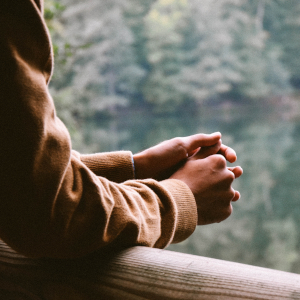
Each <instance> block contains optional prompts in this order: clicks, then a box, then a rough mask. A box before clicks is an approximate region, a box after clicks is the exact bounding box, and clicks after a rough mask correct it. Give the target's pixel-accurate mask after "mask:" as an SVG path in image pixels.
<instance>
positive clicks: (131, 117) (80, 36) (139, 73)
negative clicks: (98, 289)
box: [45, 0, 300, 273]
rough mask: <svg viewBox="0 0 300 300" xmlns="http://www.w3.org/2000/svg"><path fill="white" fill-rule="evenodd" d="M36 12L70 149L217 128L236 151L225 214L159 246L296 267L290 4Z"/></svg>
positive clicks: (81, 4)
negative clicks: (48, 46) (235, 194)
mask: <svg viewBox="0 0 300 300" xmlns="http://www.w3.org/2000/svg"><path fill="white" fill-rule="evenodd" d="M45 18H46V20H47V23H48V27H49V29H50V32H51V35H52V38H53V42H54V52H55V72H54V76H53V78H52V82H51V84H50V92H51V94H52V96H53V98H54V101H55V105H56V108H57V112H58V115H59V117H60V118H61V119H62V120H63V121H64V123H65V124H66V125H67V127H68V129H69V131H70V133H71V136H72V143H73V148H75V149H76V150H79V151H81V152H95V151H111V150H119V149H128V150H132V151H133V152H136V151H139V150H141V149H143V148H146V147H149V146H152V145H153V144H155V143H157V142H160V141H162V140H164V139H167V138H171V137H174V136H183V135H188V134H193V133H196V132H213V131H221V132H222V133H223V141H224V142H225V143H227V144H229V145H230V146H232V147H233V148H234V149H235V150H236V151H237V153H238V157H239V161H238V163H239V164H241V165H242V167H243V168H244V175H243V176H242V177H241V179H239V180H238V181H237V182H236V183H235V184H236V188H237V189H238V190H239V191H240V192H241V194H242V198H241V200H240V201H238V202H237V203H236V204H235V205H234V214H233V215H232V216H231V217H230V218H229V219H228V220H226V221H225V222H222V223H221V224H216V225H210V226H204V227H201V228H197V230H196V232H195V233H194V234H193V235H192V236H191V238H189V239H188V240H186V241H185V242H183V243H181V244H179V245H177V246H171V247H170V249H172V250H175V251H183V252H188V253H193V254H198V255H205V256H211V257H215V258H221V259H226V260H232V261H237V262H243V263H249V264H253V265H259V266H265V267H271V268H276V269H280V270H285V271H292V272H297V273H300V205H298V203H299V197H300V196H299V195H300V185H299V181H300V96H299V95H300V92H299V91H300V56H299V49H300V1H299V0H289V1H286V0H253V1H246V0H110V1H107V0H86V1H80V0H56V1H55V0H45ZM298 149H299V150H298ZM298 185H299V187H298Z"/></svg>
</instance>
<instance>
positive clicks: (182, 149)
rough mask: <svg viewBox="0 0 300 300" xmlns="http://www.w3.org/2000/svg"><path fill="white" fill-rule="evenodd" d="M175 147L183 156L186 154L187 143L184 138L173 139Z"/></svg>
mask: <svg viewBox="0 0 300 300" xmlns="http://www.w3.org/2000/svg"><path fill="white" fill-rule="evenodd" d="M173 143H174V147H175V148H176V149H177V152H178V154H179V155H181V156H186V145H185V142H184V140H183V138H180V137H176V138H174V139H173Z"/></svg>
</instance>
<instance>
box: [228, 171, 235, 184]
mask: <svg viewBox="0 0 300 300" xmlns="http://www.w3.org/2000/svg"><path fill="white" fill-rule="evenodd" d="M227 178H228V181H229V182H233V181H234V179H235V175H234V174H233V172H231V171H229V170H228V175H227Z"/></svg>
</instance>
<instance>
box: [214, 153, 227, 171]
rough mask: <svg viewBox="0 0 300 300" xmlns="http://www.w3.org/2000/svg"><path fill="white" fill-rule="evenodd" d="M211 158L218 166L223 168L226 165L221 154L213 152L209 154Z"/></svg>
mask: <svg viewBox="0 0 300 300" xmlns="http://www.w3.org/2000/svg"><path fill="white" fill-rule="evenodd" d="M211 159H212V162H213V163H214V164H215V165H216V166H217V167H218V168H221V169H223V168H225V167H226V159H225V157H224V156H223V155H220V154H215V155H212V156H211Z"/></svg>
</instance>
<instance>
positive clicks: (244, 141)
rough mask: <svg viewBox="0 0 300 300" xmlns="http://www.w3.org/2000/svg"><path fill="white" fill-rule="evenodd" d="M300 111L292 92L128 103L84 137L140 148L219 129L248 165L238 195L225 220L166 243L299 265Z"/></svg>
mask: <svg viewBox="0 0 300 300" xmlns="http://www.w3.org/2000/svg"><path fill="white" fill-rule="evenodd" d="M299 111H300V110H299V106H298V102H296V101H292V100H291V99H288V98H286V99H285V98H283V99H279V100H278V101H277V100H276V101H273V102H268V103H262V102H261V103H257V105H241V104H239V105H233V104H229V103H227V104H223V105H222V106H213V107H212V106H203V107H202V108H200V109H199V111H193V112H182V113H181V114H179V115H176V116H174V115H171V116H170V115H169V116H166V115H158V116H153V115H151V114H149V113H148V112H147V111H145V110H142V109H141V110H138V111H131V112H128V111H126V112H123V113H121V114H120V115H118V117H117V118H116V119H113V120H107V121H106V122H100V121H99V120H98V122H97V125H96V127H94V129H93V130H91V129H90V131H89V132H90V140H87V141H90V142H91V141H92V140H93V141H95V139H96V140H97V145H98V148H97V147H96V148H97V149H95V151H111V150H118V149H126V150H127V149H129V150H132V151H133V152H137V151H140V150H142V149H145V148H147V147H150V146H152V145H154V144H156V143H158V142H160V141H162V140H165V139H169V138H172V137H175V136H186V135H190V134H194V133H198V132H203V133H211V132H215V131H221V133H222V135H223V138H222V139H223V142H224V143H225V144H227V145H229V146H231V147H233V148H234V149H235V150H236V152H237V155H238V161H237V164H239V165H241V166H242V167H243V169H244V174H243V176H242V177H241V178H239V179H238V180H236V182H235V183H234V188H235V189H237V190H239V191H240V193H241V199H240V200H239V201H238V202H237V203H234V204H233V207H234V211H233V214H232V216H231V217H230V218H228V219H227V220H226V221H223V222H222V223H220V224H213V225H207V226H200V227H197V229H196V231H195V232H194V234H193V235H192V236H191V237H190V238H188V239H187V240H186V241H184V242H182V243H180V244H177V245H171V246H170V247H169V249H170V250H174V251H179V252H186V253H191V254H197V255H202V256H207V257H213V258H219V259H224V260H229V261H235V262H241V263H247V264H252V265H257V266H262V267H269V268H274V269H279V270H285V271H290V272H296V273H300V113H299ZM98 141H99V143H98ZM100 141H101V142H100Z"/></svg>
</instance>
